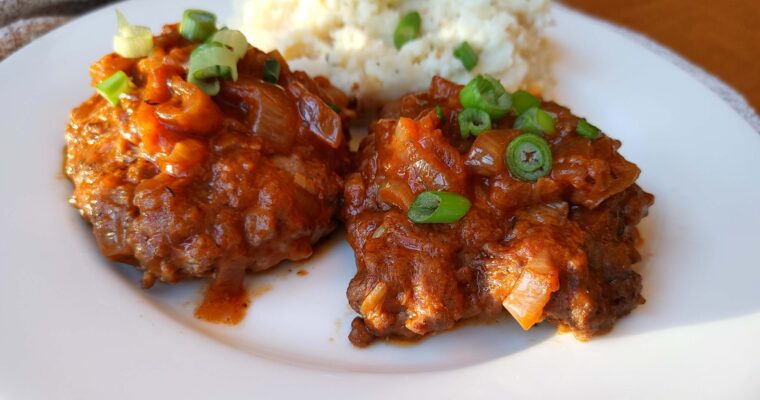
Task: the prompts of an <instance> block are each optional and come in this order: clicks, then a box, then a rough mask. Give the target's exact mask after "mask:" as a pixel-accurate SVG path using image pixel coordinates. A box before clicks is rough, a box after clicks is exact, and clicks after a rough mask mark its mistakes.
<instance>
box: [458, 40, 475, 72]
mask: <svg viewBox="0 0 760 400" xmlns="http://www.w3.org/2000/svg"><path fill="white" fill-rule="evenodd" d="M454 57H456V58H458V59H459V61H461V62H462V65H464V68H465V69H466V70H468V71H472V69H473V68H475V66H476V65H477V64H478V54H477V53H475V50H473V49H472V47H471V46H470V44H469V43H468V42H467V41H466V40H465V41H464V42H462V43H460V44H459V46H457V47H456V48H454Z"/></svg>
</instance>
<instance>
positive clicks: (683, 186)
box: [0, 0, 760, 399]
mask: <svg viewBox="0 0 760 400" xmlns="http://www.w3.org/2000/svg"><path fill="white" fill-rule="evenodd" d="M217 3H218V4H217ZM191 6H193V7H199V8H205V9H209V10H213V11H214V12H216V13H217V14H218V15H219V16H220V19H222V20H225V19H227V18H228V17H229V16H230V12H231V10H230V9H229V5H227V4H226V2H212V1H205V2H203V1H201V2H185V1H179V0H173V1H162V2H154V1H134V2H127V3H123V4H121V5H119V8H120V9H121V10H122V11H123V12H124V13H125V14H126V15H127V16H128V17H129V18H130V20H131V21H134V22H135V23H140V24H147V25H150V26H151V27H152V28H153V29H154V31H155V30H157V29H158V28H159V27H160V26H161V24H162V23H165V22H170V21H175V20H178V19H179V18H180V16H181V13H182V10H183V9H185V8H188V7H191ZM554 13H555V18H556V21H557V23H556V26H555V27H553V28H551V29H550V31H549V36H550V39H551V42H552V44H553V47H554V48H555V51H556V53H557V58H556V64H555V74H556V78H557V82H558V85H557V91H556V99H557V100H558V101H559V102H561V103H563V104H567V105H569V106H570V107H571V108H572V109H573V111H575V113H576V114H579V115H583V116H586V117H588V118H589V120H591V121H593V122H594V123H595V124H596V125H598V126H600V127H602V128H603V129H604V130H605V131H606V132H610V133H611V135H612V136H613V137H616V138H618V139H620V140H622V142H623V147H622V153H623V154H624V155H625V157H626V158H628V159H629V160H631V161H633V162H635V163H637V164H638V165H639V166H640V167H641V170H642V171H643V172H642V174H641V178H640V179H639V184H640V185H641V186H642V187H643V188H645V189H646V190H647V191H650V192H652V193H653V194H655V195H656V204H655V205H654V207H653V208H652V209H651V213H650V216H649V217H648V218H647V219H645V220H644V222H643V223H642V224H641V226H640V227H641V230H642V233H643V237H644V238H645V243H644V245H643V247H642V249H641V250H642V254H643V256H644V259H643V261H642V262H641V263H640V264H639V265H638V268H639V270H640V271H641V273H642V275H643V277H644V296H645V297H646V298H647V303H646V304H645V305H643V306H641V307H639V308H638V309H636V310H635V311H634V312H633V313H632V314H631V315H630V316H628V317H626V318H624V319H622V320H621V321H620V322H619V323H618V324H617V326H616V327H615V329H614V330H613V331H612V332H611V333H610V334H608V335H605V336H601V337H598V338H595V339H593V340H591V341H589V342H586V343H583V342H578V341H576V340H575V339H573V337H572V336H571V335H557V334H555V332H554V329H552V328H551V327H548V326H539V327H537V328H535V329H532V330H530V331H529V332H523V331H522V330H521V329H520V328H519V327H518V325H517V324H516V323H514V322H513V321H510V320H509V318H504V319H503V320H502V321H497V322H495V323H490V324H475V323H470V324H465V325H464V326H462V327H459V328H457V329H456V330H454V331H452V332H448V333H444V334H439V335H436V336H434V337H431V338H429V339H427V340H424V341H422V342H421V343H418V344H416V345H411V346H402V345H399V344H394V343H383V342H380V343H377V344H375V345H373V346H371V347H369V348H367V349H363V350H362V349H356V348H353V347H352V346H351V345H350V344H349V342H348V340H347V338H346V336H347V334H348V332H349V326H350V322H351V319H352V318H353V317H354V313H353V312H352V311H351V310H350V309H349V307H348V305H347V301H346V297H345V289H346V287H347V284H348V281H349V279H350V278H351V277H352V275H353V273H354V270H355V264H354V258H353V254H352V252H351V249H350V248H349V246H348V244H347V243H346V241H345V239H344V235H343V234H342V233H339V232H338V233H335V234H334V235H333V236H331V237H330V238H329V240H328V241H327V242H326V243H325V244H324V245H323V246H322V247H321V248H320V249H319V250H318V251H317V253H316V255H315V256H314V257H313V258H312V259H311V260H309V261H307V262H303V263H286V264H283V265H280V266H279V267H277V268H276V269H275V270H273V271H271V272H268V273H265V274H261V275H255V276H251V277H249V279H248V281H247V285H248V290H250V292H251V293H252V297H253V298H254V300H253V303H252V305H251V307H249V311H248V316H247V317H246V319H245V320H244V322H243V323H242V324H240V325H239V326H235V327H229V326H217V325H211V324H208V323H204V322H201V321H198V320H196V319H194V318H193V316H192V314H193V310H194V307H195V305H196V302H197V301H198V299H199V298H200V291H201V289H202V283H200V282H198V283H187V284H181V285H176V286H166V285H158V286H157V287H154V288H153V289H151V290H148V291H144V290H141V289H140V288H139V287H138V285H137V274H136V273H135V272H134V271H133V270H132V269H131V268H130V267H126V266H120V265H116V264H112V263H109V262H107V261H106V260H105V259H104V258H103V257H102V256H101V255H100V254H99V252H98V251H97V247H96V245H95V243H94V240H93V238H92V236H91V234H90V232H89V227H88V226H87V225H86V224H85V223H84V222H82V221H81V219H80V217H79V215H78V213H77V212H76V211H75V210H74V209H73V208H71V207H70V206H69V205H68V204H67V198H68V196H69V194H70V192H71V189H72V188H71V185H70V184H69V182H68V181H66V180H65V179H64V178H63V176H62V173H61V163H62V156H61V155H62V146H63V135H64V128H65V125H66V122H67V118H68V113H69V110H70V109H71V108H73V107H74V106H76V105H77V104H78V103H80V102H81V101H83V100H84V99H86V98H87V97H88V96H89V95H90V94H91V93H92V89H91V88H90V85H89V77H88V74H87V68H88V66H89V65H90V64H91V63H92V62H93V61H95V60H97V59H98V58H99V57H100V56H101V55H103V54H105V53H107V52H109V51H110V48H111V44H110V41H111V35H112V33H113V31H114V29H115V22H114V19H115V18H114V13H113V7H109V8H107V9H102V10H99V11H97V12H95V13H92V14H89V15H86V16H84V17H82V18H79V19H77V20H74V21H73V22H70V23H68V24H67V25H65V26H63V27H62V28H59V29H57V30H55V31H53V32H51V33H49V34H48V35H46V36H44V37H43V38H41V39H39V40H36V41H35V42H33V43H32V44H31V45H29V46H27V47H26V48H24V49H22V50H21V51H19V52H18V53H16V54H14V55H13V56H11V57H10V58H8V59H7V60H5V61H3V62H2V63H0V82H2V85H1V86H0V87H1V88H2V90H1V91H0V126H2V138H3V143H2V146H0V188H2V196H0V399H6V398H7V399H17V398H18V399H30V398H43V399H51V398H84V399H106V398H107V399H131V398H145V397H146V396H147V397H149V398H182V399H195V398H211V397H213V398H229V399H233V398H260V399H271V398H283V397H292V398H303V397H304V396H305V395H308V396H309V397H310V398H382V399H391V398H409V397H411V396H412V395H415V394H416V395H419V394H421V393H423V394H424V395H425V396H424V397H429V398H457V399H462V398H467V399H469V398H482V397H496V396H498V397H500V398H551V397H558V396H562V397H563V398H570V399H572V398H584V399H585V398H589V397H590V398H605V399H609V398H614V399H621V398H668V399H672V398H687V397H688V398H709V397H716V398H717V397H720V398H732V399H736V398H757V396H758V395H760V379H757V374H758V371H760V345H758V337H760V290H758V284H759V283H760V229H759V227H760V163H759V162H758V160H760V135H758V134H757V133H756V132H754V131H753V130H752V129H751V128H750V126H749V125H748V124H747V123H746V122H745V121H744V120H742V119H741V118H740V117H739V115H738V114H737V113H736V112H734V111H733V110H732V109H731V108H730V107H729V106H728V105H727V104H726V103H725V102H723V101H722V100H721V99H720V98H719V97H717V96H716V95H715V94H714V93H712V92H710V91H709V90H708V89H707V88H706V87H704V86H703V85H701V84H700V83H698V82H697V81H695V80H694V79H693V78H692V77H691V76H689V75H687V74H686V73H684V72H683V71H681V70H680V69H678V68H677V67H675V66H674V65H672V64H670V63H669V62H668V61H666V60H664V59H662V58H660V57H658V56H656V55H655V54H653V53H652V52H650V51H649V50H646V49H644V48H642V47H640V46H639V45H637V44H635V43H634V42H632V41H630V40H629V39H627V38H625V37H623V36H621V35H620V34H618V33H617V32H616V31H613V30H611V29H610V28H609V27H608V26H607V25H605V24H602V23H600V22H598V21H595V20H593V19H590V18H588V17H585V16H582V15H579V14H577V13H575V12H572V11H568V10H566V9H564V8H560V7H557V8H555V10H554ZM299 271H304V272H301V273H299Z"/></svg>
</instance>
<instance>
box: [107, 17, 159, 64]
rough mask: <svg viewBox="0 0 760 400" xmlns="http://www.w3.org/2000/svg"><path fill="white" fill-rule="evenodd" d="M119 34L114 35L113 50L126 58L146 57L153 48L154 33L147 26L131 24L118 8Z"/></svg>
mask: <svg viewBox="0 0 760 400" xmlns="http://www.w3.org/2000/svg"><path fill="white" fill-rule="evenodd" d="M116 24H117V29H118V32H119V33H118V34H116V35H114V37H113V51H114V52H116V54H118V55H120V56H122V57H126V58H138V57H145V56H147V55H149V54H150V51H151V50H153V33H152V32H151V31H150V28H148V27H147V26H136V25H130V24H129V22H128V21H127V18H126V17H124V14H122V13H121V12H120V11H119V10H116Z"/></svg>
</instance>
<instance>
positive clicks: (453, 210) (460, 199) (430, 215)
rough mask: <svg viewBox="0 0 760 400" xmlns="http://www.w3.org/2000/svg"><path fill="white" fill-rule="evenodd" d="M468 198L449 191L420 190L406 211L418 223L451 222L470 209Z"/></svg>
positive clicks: (457, 219)
mask: <svg viewBox="0 0 760 400" xmlns="http://www.w3.org/2000/svg"><path fill="white" fill-rule="evenodd" d="M470 205H471V204H470V200H468V199H467V198H466V197H464V196H462V195H460V194H457V193H451V192H422V193H420V194H419V195H418V196H417V198H416V199H414V202H413V203H412V205H411V207H409V211H408V212H407V216H408V217H409V219H410V220H412V221H414V222H416V223H418V224H431V223H444V224H447V223H451V222H456V221H459V220H460V219H461V218H462V217H464V216H465V214H467V211H469V210H470Z"/></svg>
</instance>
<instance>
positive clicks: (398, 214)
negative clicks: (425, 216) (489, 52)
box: [342, 78, 654, 346]
mask: <svg viewBox="0 0 760 400" xmlns="http://www.w3.org/2000/svg"><path fill="white" fill-rule="evenodd" d="M461 89H462V87H461V86H458V85H455V84H453V83H451V82H448V81H445V80H443V79H440V78H434V79H433V82H432V84H431V87H430V89H429V90H428V91H427V92H424V93H418V94H411V95H407V96H404V97H403V98H401V99H400V100H399V101H398V102H396V103H394V104H390V105H388V106H387V107H386V108H385V110H384V111H383V115H382V118H381V119H379V120H377V121H375V122H374V123H373V124H372V125H371V127H370V135H369V136H368V137H367V138H366V139H365V140H364V141H363V142H362V144H361V147H360V150H359V153H358V154H357V156H356V158H355V160H354V172H353V173H351V174H349V175H348V176H347V177H346V185H345V190H344V196H345V203H344V205H343V208H342V217H343V219H344V220H345V223H346V227H347V229H348V239H349V242H350V244H351V246H352V247H353V249H354V251H355V252H356V263H357V267H358V270H357V273H356V276H355V277H354V278H353V280H352V281H351V283H350V285H349V287H348V292H347V295H348V300H349V302H350V304H351V307H352V308H353V309H354V310H355V311H356V312H357V313H359V314H360V317H358V318H357V319H356V320H354V322H353V324H352V328H353V329H352V331H351V334H350V336H349V339H350V340H351V341H352V342H353V343H354V344H355V345H357V346H366V345H368V344H369V343H370V342H371V341H372V340H374V339H375V338H377V337H388V336H402V337H408V338H417V337H421V336H423V335H426V334H430V333H433V332H436V331H442V330H446V329H450V328H452V327H453V326H454V324H455V323H456V322H457V321H459V320H462V319H466V318H473V317H484V318H488V317H492V316H495V315H496V314H498V313H501V312H503V311H502V309H503V308H506V309H507V310H508V311H509V312H510V313H511V314H512V315H513V316H514V317H515V319H516V320H517V321H518V322H519V323H520V324H521V325H522V326H523V328H525V329H528V328H530V326H532V325H533V324H535V323H537V322H540V321H542V320H545V321H548V322H550V323H553V324H556V325H558V326H560V327H562V328H566V329H569V330H571V331H572V332H573V333H574V334H575V336H576V337H578V338H580V339H586V338H589V337H591V336H593V335H595V334H599V333H603V332H605V331H607V330H609V329H610V328H611V327H612V325H613V324H614V322H615V321H616V320H617V319H618V318H620V317H622V316H624V315H626V314H628V313H629V312H630V311H631V310H632V309H634V308H635V307H636V306H637V305H639V304H641V303H643V302H644V299H643V298H642V296H641V294H640V292H641V277H640V275H639V274H638V273H636V272H635V271H633V270H632V269H631V265H632V264H634V263H636V262H637V261H639V260H640V256H639V253H638V252H637V251H636V244H637V243H638V242H639V235H638V231H637V229H636V224H638V223H639V221H640V220H641V218H643V217H644V216H646V214H647V209H648V207H649V206H650V205H652V203H653V201H654V197H653V196H652V195H650V194H648V193H646V192H644V191H642V190H641V189H640V188H639V187H638V186H637V185H636V184H635V181H636V178H637V177H638V175H639V169H638V168H637V167H636V166H635V165H634V164H632V163H630V162H628V161H626V160H625V159H624V158H623V157H622V156H621V155H620V154H619V153H618V152H617V149H618V148H619V147H620V142H619V141H617V140H614V139H612V138H610V137H608V136H606V135H604V134H599V136H598V137H596V138H594V139H589V138H587V137H582V136H581V135H579V134H578V133H577V132H576V126H577V124H578V122H579V118H578V117H576V116H574V115H572V114H571V113H570V111H569V110H568V109H566V108H564V107H562V106H559V105H557V104H555V103H552V102H541V105H540V107H541V109H543V110H545V111H547V112H549V113H550V115H553V116H554V118H555V120H554V128H555V133H554V134H545V135H544V136H545V140H546V141H547V142H548V145H549V146H550V149H551V153H552V155H553V162H552V164H551V172H550V173H549V174H548V175H546V176H545V177H541V178H538V179H537V180H536V181H535V182H530V181H525V180H521V179H518V178H517V177H515V176H513V174H512V173H510V171H509V169H508V168H507V166H505V163H504V160H503V157H504V154H505V150H506V148H507V146H508V145H509V144H510V143H511V142H512V141H513V140H514V139H515V138H516V137H518V136H519V135H521V134H522V132H520V131H517V130H514V129H511V127H512V126H513V124H514V122H515V117H514V116H513V115H507V116H505V117H502V118H499V119H497V120H495V121H494V122H493V130H490V131H486V132H484V133H480V135H478V136H477V138H473V137H470V138H467V139H463V138H462V136H461V135H460V127H459V124H458V122H457V121H458V119H457V115H458V113H459V112H460V111H462V109H463V107H462V105H461V104H460V100H459V92H460V90H461ZM436 106H438V107H439V108H438V109H437V110H436ZM438 112H440V113H441V114H442V116H443V119H441V118H440V117H439V114H438ZM423 191H447V192H453V193H457V194H460V195H463V196H465V197H466V198H468V199H469V201H470V202H471V204H472V206H471V208H470V209H469V212H467V214H465V215H464V217H463V218H461V219H460V220H458V221H457V222H453V223H439V224H420V223H415V222H412V221H411V220H410V219H409V218H408V217H407V211H408V209H409V207H410V204H411V203H412V202H413V200H414V199H415V197H416V196H417V195H419V194H420V193H421V192H423Z"/></svg>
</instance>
